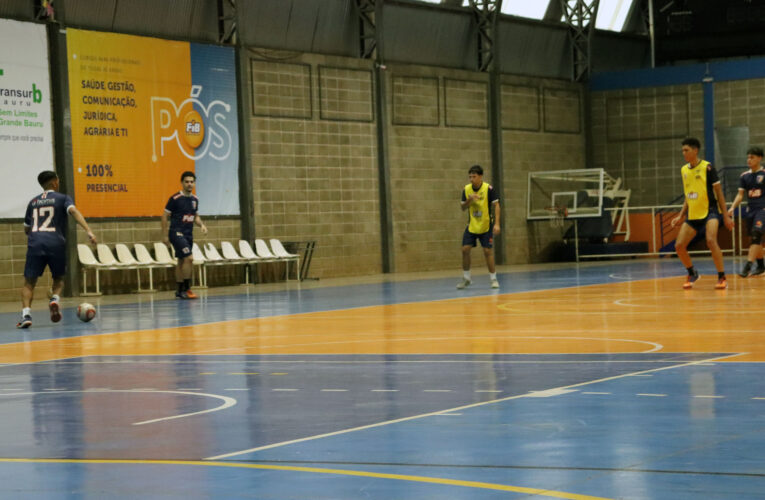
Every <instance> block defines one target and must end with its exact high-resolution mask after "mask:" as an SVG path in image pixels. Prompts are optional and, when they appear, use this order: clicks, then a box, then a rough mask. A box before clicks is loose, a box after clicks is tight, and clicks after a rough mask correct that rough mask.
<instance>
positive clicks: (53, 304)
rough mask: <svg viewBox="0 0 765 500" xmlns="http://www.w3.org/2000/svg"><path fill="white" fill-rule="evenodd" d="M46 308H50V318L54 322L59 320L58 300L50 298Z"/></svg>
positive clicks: (59, 307)
mask: <svg viewBox="0 0 765 500" xmlns="http://www.w3.org/2000/svg"><path fill="white" fill-rule="evenodd" d="M48 308H49V309H50V320H51V321H52V322H54V323H58V322H59V321H61V306H59V304H58V301H57V300H51V301H50V303H48Z"/></svg>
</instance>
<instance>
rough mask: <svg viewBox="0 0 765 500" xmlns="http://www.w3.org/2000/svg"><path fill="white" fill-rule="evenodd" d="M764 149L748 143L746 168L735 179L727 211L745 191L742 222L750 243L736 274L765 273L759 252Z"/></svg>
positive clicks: (764, 213) (763, 225) (764, 218)
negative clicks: (734, 189) (740, 268)
mask: <svg viewBox="0 0 765 500" xmlns="http://www.w3.org/2000/svg"><path fill="white" fill-rule="evenodd" d="M762 155H763V151H762V148H759V147H751V148H749V149H748V150H747V152H746V164H747V165H748V166H749V170H747V171H746V172H744V173H743V174H741V177H740V178H739V181H738V193H737V194H736V199H734V200H733V204H732V205H731V207H730V209H729V210H728V215H730V216H731V217H732V216H733V212H734V211H735V210H736V207H738V206H739V205H740V204H741V201H742V200H743V199H744V193H746V197H747V200H748V203H747V206H746V214H745V216H744V223H745V224H746V227H747V229H748V231H749V238H750V245H749V254H748V256H747V259H746V265H745V266H744V269H742V270H741V272H740V273H739V276H741V277H742V278H746V277H747V276H757V275H758V274H762V273H765V260H763V252H762V235H763V233H764V232H765V169H763V168H762V165H760V162H762ZM755 259H757V267H756V268H755V269H752V267H754V261H755Z"/></svg>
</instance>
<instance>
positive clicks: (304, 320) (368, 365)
mask: <svg viewBox="0 0 765 500" xmlns="http://www.w3.org/2000/svg"><path fill="white" fill-rule="evenodd" d="M695 260H696V262H697V267H698V268H699V269H700V271H701V273H702V279H701V280H700V281H699V282H697V283H696V284H695V286H694V288H693V289H691V290H684V289H682V286H681V285H682V283H683V281H684V274H685V270H684V269H683V268H682V265H681V264H680V263H679V262H678V261H677V260H676V259H656V260H649V259H645V260H630V261H607V262H592V263H584V264H574V263H559V264H547V265H533V266H503V267H500V269H499V281H500V289H499V290H494V289H491V288H490V287H489V282H488V277H487V276H486V274H485V270H480V269H479V270H476V271H475V272H474V277H473V282H472V284H471V286H469V287H468V288H467V289H465V290H457V289H456V288H455V285H456V284H457V282H458V280H459V278H460V271H459V270H456V271H454V272H434V273H416V274H401V275H380V276H370V277H360V278H347V279H324V280H320V281H304V282H302V283H297V282H289V283H277V284H268V285H255V286H250V287H244V286H243V287H230V288H220V289H208V290H199V291H198V293H199V294H200V299H199V300H195V301H179V300H175V299H174V298H173V296H172V294H171V293H169V292H161V293H157V294H155V295H153V296H150V295H128V296H103V297H100V298H88V301H89V302H93V303H94V304H95V305H96V307H97V310H98V315H97V317H96V319H95V320H94V321H93V322H91V323H82V322H79V321H78V320H77V319H76V317H75V315H74V309H75V307H76V305H77V304H78V303H79V302H81V301H83V299H80V298H77V297H75V298H67V299H64V301H63V306H64V309H63V314H64V319H63V321H62V322H61V323H56V324H53V323H51V322H50V321H49V319H48V318H47V311H46V304H45V303H44V302H39V301H38V302H37V303H35V307H34V308H33V326H32V328H30V329H28V330H16V329H15V328H14V325H15V321H16V320H17V318H18V315H19V312H18V311H17V309H18V305H17V304H4V305H2V307H0V316H1V317H2V318H3V320H4V321H3V324H4V325H5V326H3V327H0V415H2V416H3V418H2V419H0V431H2V432H0V496H3V497H9V498H10V496H9V495H14V494H16V493H18V494H19V496H20V497H25V498H60V497H62V493H66V495H68V497H83V498H84V497H88V498H90V497H93V498H97V497H98V496H99V492H103V491H105V489H107V488H108V489H109V491H110V497H114V498H122V497H124V498H136V497H144V498H150V497H155V496H163V497H175V496H178V497H184V498H186V499H188V498H214V497H215V498H269V499H270V498H310V499H315V498H333V499H338V498H349V499H351V498H354V499H355V498H372V499H386V500H387V499H390V498H418V499H419V498H449V499H452V498H454V499H461V498H470V499H473V498H478V499H483V498H577V499H591V498H630V499H632V498H635V499H643V498H645V499H663V498H667V499H669V498H672V499H678V498H680V499H682V498H731V499H733V498H765V494H763V493H762V492H763V491H765V451H763V450H765V425H763V424H762V422H763V420H762V419H763V418H765V385H763V384H762V383H761V380H762V379H763V377H765V364H763V363H762V362H763V361H765V342H764V341H763V328H762V326H761V325H760V324H759V321H758V318H759V312H758V309H759V307H758V306H759V304H760V302H761V297H763V296H765V278H746V279H744V278H740V277H739V276H737V275H736V274H735V271H736V270H737V268H738V266H740V265H741V264H742V263H741V262H740V261H739V260H734V259H729V260H726V266H727V267H728V271H729V275H728V283H729V286H728V289H727V290H715V289H714V284H715V282H716V276H715V274H716V273H715V272H714V268H713V266H712V263H711V261H710V260H709V259H699V258H697V259H695ZM195 470H202V471H204V472H202V473H198V472H194V471H195ZM147 492H148V493H147Z"/></svg>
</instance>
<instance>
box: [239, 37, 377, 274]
mask: <svg viewBox="0 0 765 500" xmlns="http://www.w3.org/2000/svg"><path fill="white" fill-rule="evenodd" d="M262 53H263V54H272V55H274V57H271V58H258V57H253V58H252V59H251V60H250V75H251V81H250V87H251V95H252V110H251V117H250V128H251V137H250V141H251V151H252V156H251V164H252V177H253V186H252V189H253V199H254V212H255V231H256V234H257V236H258V237H260V238H279V239H281V240H286V241H308V240H313V241H316V243H317V244H316V250H315V253H314V256H313V261H312V264H311V268H310V276H312V277H319V278H321V277H334V276H350V275H363V274H374V273H379V272H381V270H382V265H381V251H380V211H379V193H378V171H377V159H376V158H377V152H376V149H377V146H376V145H377V140H376V126H375V122H374V105H373V103H374V100H373V73H372V63H371V62H370V61H364V60H358V59H350V58H339V57H331V56H321V55H311V54H299V55H297V54H294V53H285V54H283V55H280V56H278V57H277V53H276V52H273V51H263V52H262Z"/></svg>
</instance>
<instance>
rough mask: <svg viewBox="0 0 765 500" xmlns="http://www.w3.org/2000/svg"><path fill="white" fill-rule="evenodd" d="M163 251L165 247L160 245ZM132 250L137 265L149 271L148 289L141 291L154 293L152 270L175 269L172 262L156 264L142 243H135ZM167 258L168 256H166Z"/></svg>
mask: <svg viewBox="0 0 765 500" xmlns="http://www.w3.org/2000/svg"><path fill="white" fill-rule="evenodd" d="M162 246H163V247H164V248H165V250H167V247H165V246H164V245H162ZM133 248H134V249H135V256H136V260H137V261H138V263H139V264H141V265H142V266H144V267H145V268H146V269H148V270H149V289H148V290H143V291H146V292H154V291H155V290H154V269H160V268H163V267H165V268H166V267H175V264H173V263H172V262H158V261H156V260H154V259H153V258H152V256H151V254H150V253H149V250H148V249H147V248H146V246H145V245H144V244H143V243H136V244H135V245H133ZM119 253H120V251H119V248H118V249H117V256H118V257H119ZM168 256H169V254H168Z"/></svg>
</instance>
